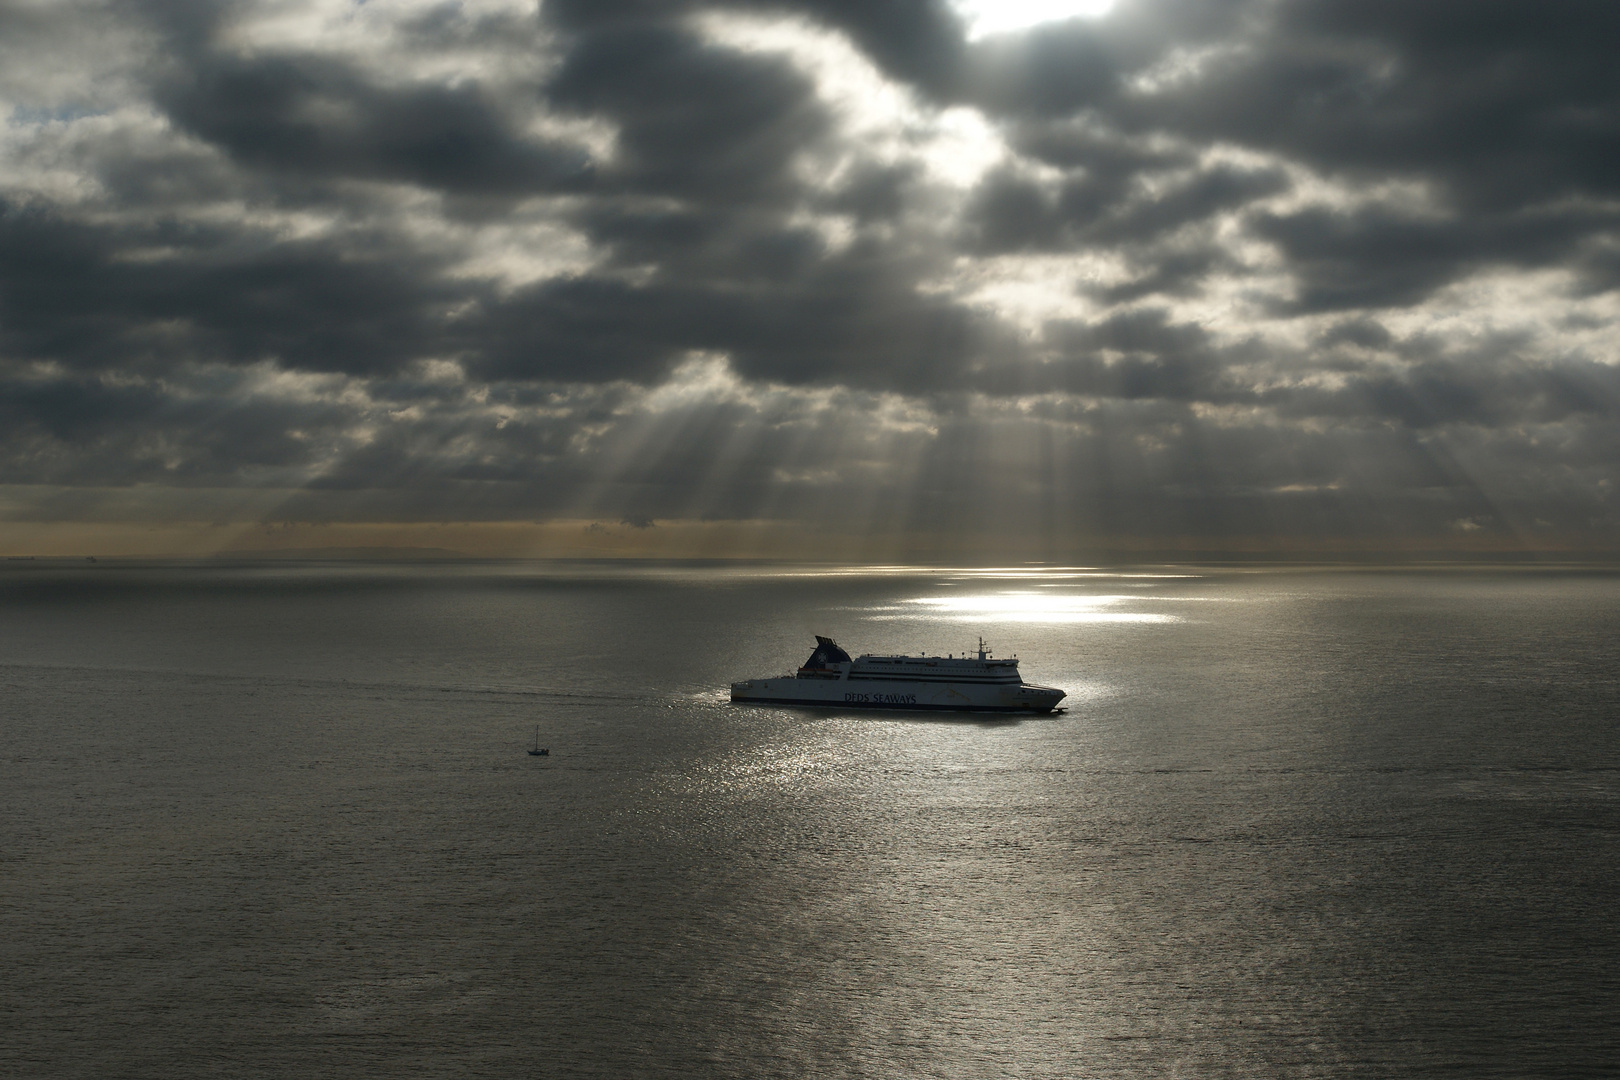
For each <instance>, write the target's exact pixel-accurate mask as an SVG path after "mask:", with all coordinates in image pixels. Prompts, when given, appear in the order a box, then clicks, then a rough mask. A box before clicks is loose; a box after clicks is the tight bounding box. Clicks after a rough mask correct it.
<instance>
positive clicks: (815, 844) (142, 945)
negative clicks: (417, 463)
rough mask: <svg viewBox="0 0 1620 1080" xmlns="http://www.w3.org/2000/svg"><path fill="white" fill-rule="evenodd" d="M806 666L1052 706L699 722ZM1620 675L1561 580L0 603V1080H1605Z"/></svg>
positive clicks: (402, 579)
mask: <svg viewBox="0 0 1620 1080" xmlns="http://www.w3.org/2000/svg"><path fill="white" fill-rule="evenodd" d="M814 633H823V634H831V635H833V636H835V637H837V638H838V639H839V641H840V642H841V643H842V644H843V645H844V646H845V647H846V648H848V649H850V650H851V652H864V651H874V652H912V653H918V652H925V651H926V652H951V651H955V652H962V651H965V650H967V649H969V648H971V647H973V645H974V644H975V641H976V639H977V638H978V636H980V635H983V636H984V637H985V638H986V639H988V641H989V642H990V644H991V646H992V647H993V648H994V649H996V650H997V654H998V655H1011V654H1013V653H1016V654H1017V655H1018V658H1019V660H1020V664H1021V667H1022V671H1023V673H1024V675H1025V677H1026V678H1027V679H1029V680H1030V681H1034V682H1041V683H1045V684H1048V685H1055V686H1059V687H1062V688H1064V689H1066V690H1067V691H1068V693H1069V698H1068V700H1067V701H1066V702H1065V705H1066V706H1068V710H1067V711H1066V712H1064V713H1062V714H1059V715H1054V716H1047V717H1025V718H1019V719H1011V720H1007V719H994V720H986V719H982V718H980V719H975V718H972V717H959V716H948V715H947V716H940V715H929V714H912V713H887V714H884V713H838V712H815V711H801V710H792V709H780V708H775V709H773V708H748V707H740V706H733V705H731V704H730V703H729V701H728V700H727V696H726V684H727V683H728V682H730V681H732V680H734V679H740V678H744V677H749V676H758V675H771V674H778V673H781V672H784V671H788V670H791V669H793V668H794V667H796V666H797V665H798V664H799V663H800V662H802V661H803V660H804V658H805V657H806V656H808V655H809V653H810V651H811V648H812V647H813V644H814V642H813V638H812V637H811V635H812V634H814ZM1617 641H1620V575H1616V574H1614V573H1607V572H1601V571H1581V570H1568V569H1566V570H1544V569H1543V570H1538V569H1517V570H1511V569H1510V570H1457V569H1452V570H1434V571H1414V570H1367V569H1358V570H1311V571H1306V570H1298V569H1250V570H1232V569H1224V570H1223V569H1175V568H1170V569H1148V570H1142V569H1129V570H1106V569H1090V568H1050V567H1049V568H1032V567H1023V568H1017V569H1013V570H999V571H998V570H923V569H908V568H858V567H856V568H836V567H807V568H792V567H770V566H752V567H735V566H729V567H728V566H719V565H711V566H704V565H651V564H616V565H615V564H590V563H490V564H476V563H468V564H444V565H434V566H415V567H412V566H399V565H363V564H338V563H334V564H261V565H247V564H244V565H223V564H217V565H196V566H162V565H145V566H137V565H109V564H106V563H102V564H98V565H95V566H90V565H84V566H80V567H69V566H63V565H60V564H51V563H48V562H43V561H41V562H38V563H27V564H18V563H9V564H0V1073H4V1074H5V1075H8V1076H16V1077H26V1078H32V1077H43V1078H56V1077H86V1078H89V1077H95V1078H98V1080H99V1078H108V1077H164V1078H187V1077H313V1076H344V1077H354V1076H411V1077H450V1076H455V1077H464V1076H473V1077H482V1076H488V1077H528V1076H602V1077H643V1076H649V1077H650V1076H692V1077H793V1076H806V1077H889V1076H928V1077H953V1078H954V1077H963V1078H976V1077H1171V1076H1189V1077H1193V1076H1196V1077H1205V1076H1233V1077H1236V1076H1243V1077H1271V1076H1277V1077H1283V1076H1287V1077H1299V1076H1357V1077H1360V1076H1368V1077H1373V1076H1434V1075H1457V1076H1469V1077H1473V1076H1504V1077H1507V1076H1512V1077H1552V1076H1581V1075H1589V1076H1597V1075H1605V1074H1606V1075H1614V1074H1615V1073H1616V1072H1617V1071H1620V975H1617V970H1620V920H1617V918H1616V912H1617V901H1620V880H1617V871H1620V725H1617V719H1620V651H1617V646H1616V642H1617ZM536 724H538V725H539V726H540V732H541V741H542V743H543V744H544V745H548V746H549V748H550V750H551V753H550V755H549V756H548V757H533V756H530V755H528V754H526V753H525V751H526V750H527V749H529V748H530V746H531V742H532V739H533V737H534V730H535V725H536Z"/></svg>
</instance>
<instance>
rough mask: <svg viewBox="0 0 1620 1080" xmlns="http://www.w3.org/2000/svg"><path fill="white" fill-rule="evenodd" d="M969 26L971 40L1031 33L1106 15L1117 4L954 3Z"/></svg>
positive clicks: (1080, 0)
mask: <svg viewBox="0 0 1620 1080" xmlns="http://www.w3.org/2000/svg"><path fill="white" fill-rule="evenodd" d="M951 6H952V7H953V8H955V9H956V13H957V14H958V15H960V16H962V18H963V20H964V21H966V23H967V28H968V38H969V39H970V40H977V39H979V38H984V37H989V36H990V35H992V34H1007V33H1012V32H1014V31H1017V30H1027V29H1029V28H1030V27H1032V26H1040V25H1041V24H1043V23H1051V22H1060V21H1062V20H1065V19H1074V18H1082V17H1087V16H1090V17H1096V16H1099V15H1106V14H1108V12H1109V11H1110V10H1111V9H1112V8H1113V6H1114V0H951Z"/></svg>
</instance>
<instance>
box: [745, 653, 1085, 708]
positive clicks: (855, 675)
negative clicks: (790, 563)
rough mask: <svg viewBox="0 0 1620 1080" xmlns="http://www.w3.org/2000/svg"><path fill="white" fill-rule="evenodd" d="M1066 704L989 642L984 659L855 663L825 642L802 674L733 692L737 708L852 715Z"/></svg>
mask: <svg viewBox="0 0 1620 1080" xmlns="http://www.w3.org/2000/svg"><path fill="white" fill-rule="evenodd" d="M1065 696H1066V695H1065V694H1064V692H1063V691H1062V690H1058V689H1056V688H1054V687H1050V686H1037V685H1035V684H1033V683H1026V682H1025V681H1024V680H1023V677H1022V676H1020V675H1019V673H1018V658H1017V657H1012V658H1011V659H1005V660H998V659H996V658H994V657H993V656H992V655H991V652H990V650H989V649H988V648H987V647H986V646H985V644H984V640H983V639H982V638H981V639H980V640H979V648H978V653H977V655H972V654H963V655H962V656H956V655H954V654H953V655H949V656H877V655H873V654H870V653H867V654H864V655H861V656H857V657H854V658H851V657H850V655H849V653H847V652H845V651H844V650H843V649H842V648H840V647H839V645H838V643H837V642H836V641H834V640H833V639H832V638H829V637H822V636H821V635H820V634H817V635H816V651H815V652H813V653H811V654H810V659H808V660H806V661H805V662H804V665H803V666H802V667H800V668H799V670H798V671H797V672H795V673H794V674H792V675H780V676H777V677H775V678H766V679H747V680H745V681H743V682H737V683H732V684H731V700H732V701H739V702H748V703H752V704H759V705H807V706H815V707H819V708H829V707H831V708H845V709H955V710H962V711H966V712H1041V713H1044V712H1051V711H1052V710H1053V708H1055V707H1056V706H1057V703H1058V702H1060V701H1062V700H1063V698H1064V697H1065Z"/></svg>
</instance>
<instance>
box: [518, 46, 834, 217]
mask: <svg viewBox="0 0 1620 1080" xmlns="http://www.w3.org/2000/svg"><path fill="white" fill-rule="evenodd" d="M547 94H548V97H549V98H550V100H551V101H552V102H554V103H555V104H556V105H558V106H559V107H561V108H564V109H569V110H574V111H578V112H581V113H584V114H587V115H592V116H604V117H607V118H610V119H611V120H612V121H613V122H614V124H615V126H616V127H617V130H618V135H619V150H620V160H619V161H618V162H616V167H615V169H614V174H615V178H616V179H617V180H618V181H619V182H620V183H622V184H624V185H626V186H628V187H629V188H631V189H633V190H637V191H642V192H656V193H658V194H661V195H665V196H670V197H675V198H682V199H692V200H697V201H701V202H720V203H730V204H735V203H736V202H737V201H738V200H747V201H750V202H753V201H757V200H760V199H763V198H770V197H771V196H772V195H773V194H779V193H782V192H783V190H784V189H789V190H791V189H792V188H793V187H794V186H795V185H794V184H793V182H792V180H791V179H790V178H789V176H788V175H787V171H788V167H789V165H790V164H791V162H792V159H793V156H794V154H795V152H796V151H797V150H799V149H800V148H801V147H803V146H804V144H805V143H807V142H809V141H811V140H814V139H816V138H819V137H820V136H822V135H823V134H824V133H825V130H826V118H825V116H824V115H823V112H822V110H821V109H820V108H819V107H818V106H817V104H816V102H815V98H814V94H813V91H812V87H811V86H810V83H809V81H808V80H807V79H805V78H804V77H802V76H800V75H798V74H796V73H795V72H793V71H792V70H790V69H785V68H784V67H783V66H782V65H781V64H780V63H779V62H772V61H770V60H767V59H760V58H752V57H745V56H740V55H738V54H737V53H735V52H732V51H730V50H726V49H720V48H716V47H714V46H711V45H708V44H706V43H704V42H703V41H701V40H699V39H698V38H697V37H696V36H695V35H694V34H693V33H691V32H690V31H686V30H681V29H676V28H672V27H669V26H665V25H655V26H632V27H619V26H613V27H610V28H608V29H604V30H599V31H596V32H594V33H590V34H584V35H581V36H580V37H579V38H578V39H577V40H576V41H575V42H574V44H573V47H572V48H571V49H570V50H569V52H568V56H567V59H566V61H565V62H564V63H563V65H562V69H561V70H560V71H559V72H558V73H557V75H556V77H555V79H553V80H552V82H551V83H550V85H549V86H548V87H547Z"/></svg>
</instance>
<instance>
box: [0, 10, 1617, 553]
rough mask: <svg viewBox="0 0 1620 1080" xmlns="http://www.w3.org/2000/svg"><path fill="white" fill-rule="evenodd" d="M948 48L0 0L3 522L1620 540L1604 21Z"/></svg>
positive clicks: (1263, 28)
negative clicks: (661, 525) (729, 526)
mask: <svg viewBox="0 0 1620 1080" xmlns="http://www.w3.org/2000/svg"><path fill="white" fill-rule="evenodd" d="M969 29H970V27H969V20H968V19H967V18H966V16H965V15H964V14H963V11H962V10H961V9H959V7H958V6H955V5H953V4H951V3H949V2H947V0H860V2H854V0H820V2H810V0H800V2H789V0H781V2H772V3H767V2H762V0H761V2H743V0H736V2H730V3H727V2H719V0H712V2H704V0H659V2H653V0H546V2H544V3H542V4H540V5H536V4H534V3H532V2H517V0H460V2H438V0H432V2H428V0H370V2H354V0H241V2H235V3H223V2H208V0H120V2H116V3H115V2H110V0H0V115H3V116H4V117H5V122H4V126H3V127H0V510H3V511H4V515H5V520H6V521H9V522H11V523H12V525H13V526H18V525H19V524H20V523H29V522H32V523H35V524H38V523H41V522H50V521H62V522H119V521H146V522H151V521H165V520H168V521H178V520H181V519H184V520H186V521H196V522H210V523H212V525H213V527H215V528H216V529H217V527H218V524H219V522H222V521H224V522H242V523H246V524H253V525H262V523H264V522H269V521H297V522H313V523H328V524H334V525H336V524H347V525H359V524H364V523H404V524H409V523H430V522H444V521H457V520H459V521H477V522H495V523H518V522H541V523H546V522H551V523H557V522H592V521H594V522H597V523H599V526H600V528H599V529H598V532H600V533H612V532H613V531H614V530H615V529H616V530H617V531H618V532H620V533H624V532H627V531H629V532H634V533H636V534H637V535H638V536H640V537H643V538H645V537H652V536H656V535H658V534H659V530H658V528H657V526H656V523H658V522H665V523H670V522H684V523H703V522H708V523H738V522H752V523H766V524H768V525H769V526H770V528H771V529H772V530H780V529H781V528H782V527H786V526H793V525H802V526H803V527H805V528H807V529H820V530H827V531H830V532H837V533H841V534H844V535H851V536H859V535H871V536H884V537H890V538H894V537H901V538H904V537H912V538H917V537H925V538H928V544H930V545H933V547H932V548H931V549H930V550H937V551H940V552H944V553H949V552H950V551H951V550H952V544H953V542H954V541H953V540H952V538H957V539H958V540H960V541H961V544H960V545H958V546H962V547H963V549H964V550H967V549H971V550H973V551H978V552H993V551H994V550H996V547H997V544H998V543H1003V544H1004V545H1005V547H1006V549H1007V550H1009V551H1011V550H1015V549H1016V550H1017V551H1018V552H1020V553H1024V554H1032V555H1047V554H1050V555H1053V556H1068V555H1075V554H1083V553H1085V552H1086V551H1088V550H1095V549H1100V548H1120V547H1123V548H1131V547H1133V546H1134V547H1143V548H1152V547H1155V546H1157V547H1161V548H1164V547H1188V548H1204V549H1210V550H1220V549H1223V548H1244V547H1262V548H1263V547H1267V546H1270V547H1273V548H1288V547H1291V546H1292V547H1303V548H1307V549H1321V550H1331V549H1335V548H1342V549H1358V550H1361V549H1365V550H1379V549H1384V550H1407V549H1422V548H1439V547H1446V546H1448V545H1463V546H1468V545H1474V546H1484V547H1494V548H1501V549H1509V548H1530V549H1557V548H1567V549H1579V550H1614V549H1616V548H1617V547H1620V543H1617V540H1620V509H1617V507H1616V503H1615V482H1616V480H1617V479H1620V477H1617V473H1620V464H1617V463H1620V415H1617V414H1620V366H1617V365H1620V338H1617V336H1616V328H1617V325H1620V291H1617V290H1620V170H1617V169H1616V168H1615V167H1614V162H1615V157H1616V147H1620V67H1617V66H1616V65H1614V64H1613V62H1612V58H1611V57H1610V55H1609V54H1610V52H1611V51H1612V45H1611V44H1610V43H1612V42H1613V41H1614V40H1615V39H1616V37H1617V35H1620V9H1616V8H1615V7H1614V6H1613V5H1612V4H1599V3H1582V2H1573V3H1569V4H1564V5H1559V6H1558V8H1557V9H1556V10H1553V9H1548V8H1546V7H1545V5H1530V4H1528V3H1519V2H1512V3H1509V2H1473V3H1468V4H1456V3H1450V2H1440V0H1430V2H1412V0H1408V2H1403V3H1398V4H1397V3H1385V2H1381V0H1356V2H1349V0H1343V2H1341V0H1263V2H1262V0H1215V2H1211V0H1200V2H1197V3H1194V2H1191V0H1118V2H1117V3H1116V4H1115V6H1114V7H1113V8H1112V9H1110V10H1109V11H1108V12H1107V13H1105V14H1103V15H1100V16H1092V17H1075V18H1070V19H1066V20H1059V21H1053V22H1048V23H1044V24H1041V25H1037V26H1033V27H1029V28H1026V29H1023V30H1017V31H1011V32H1005V33H989V34H970V33H969ZM626 522H630V523H635V524H636V525H638V526H640V527H639V528H633V527H632V526H630V525H626V524H624V523H626ZM649 525H651V526H653V527H648V526H649ZM716 527H717V528H718V527H719V525H718V524H717V525H716ZM581 531H582V532H583V528H582V530H581ZM768 531H769V530H768ZM554 533H555V529H552V532H551V533H548V534H547V535H553V534H554ZM15 535H17V536H23V535H26V536H28V537H30V538H33V537H36V536H37V535H38V533H37V530H36V531H33V532H30V531H29V530H27V529H24V530H22V531H21V532H18V533H16V534H15ZM219 535H222V536H233V535H235V534H229V533H228V532H227V533H222V534H219ZM762 535H763V534H762ZM770 535H773V536H774V535H778V532H770ZM6 542H7V544H9V545H10V546H11V547H15V546H17V544H19V543H22V541H21V540H15V539H12V540H7V541H6ZM28 542H30V543H32V542H35V541H34V540H33V539H30V540H29V541H28ZM222 542H225V541H222ZM229 542H233V543H234V542H236V541H234V540H232V541H229ZM638 542H641V541H638ZM646 542H649V543H650V542H652V541H646ZM925 546H926V545H925Z"/></svg>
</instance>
